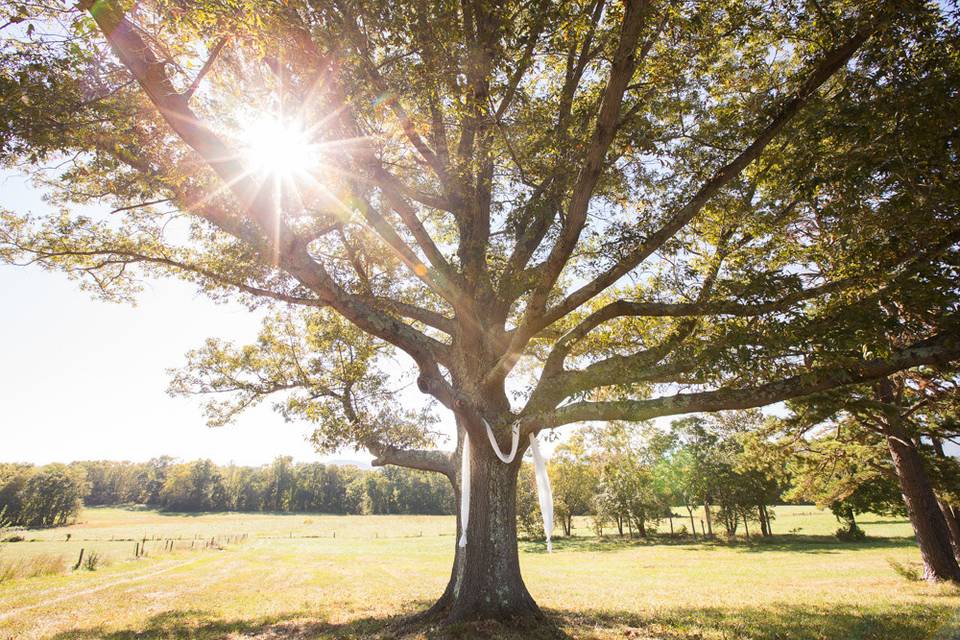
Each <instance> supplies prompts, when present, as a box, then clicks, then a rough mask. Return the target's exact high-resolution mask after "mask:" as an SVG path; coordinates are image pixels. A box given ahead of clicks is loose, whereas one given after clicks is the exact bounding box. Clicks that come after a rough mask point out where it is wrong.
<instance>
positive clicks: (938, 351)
mask: <svg viewBox="0 0 960 640" xmlns="http://www.w3.org/2000/svg"><path fill="white" fill-rule="evenodd" d="M958 359H960V328H957V327H951V328H949V329H946V330H944V331H942V332H941V333H938V334H936V335H935V336H933V337H931V338H929V339H927V340H923V341H920V342H917V343H915V344H913V345H911V346H909V347H906V348H904V349H900V350H897V351H895V352H893V353H892V354H891V355H890V356H889V357H887V358H884V359H874V360H861V361H859V362H856V363H853V364H847V365H838V366H836V367H829V368H828V367H823V368H818V369H815V370H812V371H810V372H808V373H803V374H800V375H797V376H793V377H790V378H786V379H784V380H778V381H776V382H770V383H767V384H763V385H758V386H756V387H745V388H737V389H717V390H714V391H703V392H698V393H678V394H675V395H672V396H664V397H661V398H654V399H651V400H621V401H611V402H575V403H572V404H569V405H565V406H562V407H560V408H557V409H553V410H551V411H546V412H542V413H538V414H535V415H531V416H529V417H525V418H524V419H523V422H524V425H525V428H526V430H527V431H537V430H539V429H541V428H553V427H559V426H562V425H565V424H570V423H573V422H583V421H589V420H630V421H641V420H650V419H652V418H657V417H660V416H670V415H680V414H684V413H695V412H704V411H706V412H710V411H724V410H730V409H749V408H753V407H762V406H766V405H770V404H774V403H777V402H782V401H784V400H790V399H792V398H798V397H802V396H807V395H811V394H814V393H820V392H823V391H829V390H830V389H834V388H837V387H842V386H847V385H851V384H858V383H861V382H869V381H871V380H877V379H879V378H883V377H885V376H888V375H890V374H892V373H896V372H898V371H902V370H904V369H909V368H912V367H917V366H921V365H932V366H942V365H946V364H948V363H950V362H952V361H955V360H958Z"/></svg>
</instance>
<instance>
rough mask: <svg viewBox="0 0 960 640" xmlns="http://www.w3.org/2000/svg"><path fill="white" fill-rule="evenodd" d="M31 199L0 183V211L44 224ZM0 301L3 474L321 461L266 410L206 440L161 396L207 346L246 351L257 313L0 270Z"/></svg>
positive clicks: (153, 288) (180, 406)
mask: <svg viewBox="0 0 960 640" xmlns="http://www.w3.org/2000/svg"><path fill="white" fill-rule="evenodd" d="M40 195H41V194H40V192H39V191H38V190H37V189H36V188H34V187H32V186H30V185H29V184H27V183H26V182H25V181H24V180H23V179H22V178H20V177H19V176H16V175H14V174H11V173H10V172H6V173H3V172H2V171H0V207H4V208H7V209H11V210H16V211H21V212H22V211H25V210H27V211H33V212H35V213H41V212H43V211H45V210H47V206H46V205H45V203H43V202H42V201H41V198H40ZM104 209H105V210H108V209H107V207H106V205H104ZM0 301H2V302H0V335H2V336H3V346H2V350H0V354H2V355H0V360H2V366H0V405H2V407H0V462H13V461H24V462H34V463H46V462H53V461H61V462H69V461H72V460H87V459H113V460H137V461H141V460H147V459H149V458H151V457H154V456H157V455H161V454H168V455H173V456H176V457H180V458H184V459H194V458H211V459H213V460H214V461H216V462H218V463H227V462H230V461H234V462H237V463H238V464H261V463H265V462H268V461H270V460H271V459H273V458H274V457H275V456H278V455H292V456H293V457H294V458H295V459H297V460H318V459H324V458H323V457H322V456H319V455H318V454H317V453H315V452H314V451H313V449H312V447H311V446H310V444H309V443H308V442H306V440H305V438H306V436H307V435H308V434H309V433H310V428H309V425H307V424H304V423H286V422H284V420H283V418H282V417H280V416H279V415H277V414H275V413H274V412H273V410H272V408H271V407H270V405H269V403H264V404H262V405H261V406H259V407H256V408H254V409H252V410H250V411H249V412H247V413H246V414H244V415H243V416H241V418H240V419H239V420H238V422H237V424H235V425H231V426H227V427H221V428H216V429H211V428H209V427H207V426H206V424H205V422H204V418H203V415H202V413H201V410H200V408H199V402H198V401H197V400H196V399H192V398H182V397H177V398H171V397H170V396H168V395H167V394H166V388H167V383H168V375H167V373H166V370H167V369H169V368H171V367H178V366H180V365H182V363H183V362H184V354H185V353H186V352H187V351H188V350H190V349H192V348H196V347H199V346H200V345H201V344H202V342H203V340H204V339H206V338H207V337H210V336H216V337H219V338H223V339H228V340H238V341H244V342H249V341H252V340H253V339H254V338H255V337H256V334H257V331H258V329H259V325H260V315H259V314H257V313H251V312H249V311H248V310H247V309H245V308H243V307H242V306H240V305H236V304H214V303H213V302H212V301H210V300H209V299H208V298H206V297H204V296H202V295H200V294H198V293H196V290H195V288H194V287H193V286H192V285H190V284H187V283H183V282H180V281H176V280H170V279H167V280H153V281H150V282H149V283H148V285H147V287H146V288H145V290H144V291H143V293H142V294H141V296H140V298H139V303H138V305H137V306H136V307H133V306H130V305H122V304H114V303H107V302H100V301H96V300H93V299H92V298H91V297H90V295H89V294H88V293H86V292H83V291H81V290H80V289H79V287H78V286H77V283H76V282H73V281H70V280H69V279H68V278H67V277H66V275H65V274H63V273H60V272H46V271H44V270H42V269H40V268H39V267H12V266H9V265H3V264H0ZM413 401H415V400H413ZM327 458H339V459H344V458H345V459H359V460H369V458H370V456H369V455H366V454H364V453H357V452H352V451H345V452H342V453H341V454H337V455H335V456H328V457H327Z"/></svg>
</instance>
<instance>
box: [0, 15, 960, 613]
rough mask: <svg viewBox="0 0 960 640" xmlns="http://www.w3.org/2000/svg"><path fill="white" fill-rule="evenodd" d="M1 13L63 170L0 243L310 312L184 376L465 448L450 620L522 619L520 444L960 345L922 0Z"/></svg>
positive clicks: (16, 153) (22, 79) (712, 407)
mask: <svg viewBox="0 0 960 640" xmlns="http://www.w3.org/2000/svg"><path fill="white" fill-rule="evenodd" d="M0 23H3V24H5V25H8V26H5V28H4V30H3V31H2V37H3V38H4V41H3V45H2V46H3V49H2V56H3V57H2V60H0V65H2V66H0V93H2V95H3V96H4V98H5V99H4V100H3V102H2V103H0V154H2V155H3V158H4V159H5V160H6V161H7V162H9V163H17V164H18V165H19V166H21V167H27V169H28V170H29V168H30V167H32V168H33V170H34V171H35V172H36V175H37V176H38V177H40V178H42V177H44V176H48V175H49V174H48V173H45V172H44V170H45V169H50V168H51V167H59V169H52V170H54V171H57V172H58V173H57V174H56V180H54V181H49V180H48V181H46V184H47V187H48V189H49V191H50V195H51V198H52V202H53V203H54V204H55V205H62V209H63V211H62V213H61V214H58V215H52V216H50V217H47V218H40V219H37V218H34V217H31V216H30V215H28V214H26V213H25V212H4V213H3V214H2V218H0V220H2V222H0V256H2V258H3V259H4V260H6V261H8V262H13V263H36V264H39V265H41V266H43V267H45V268H51V269H61V270H64V271H66V272H68V273H69V274H71V275H72V276H74V277H77V278H80V279H82V282H83V286H85V287H87V288H90V289H92V290H93V291H94V292H95V293H96V294H97V295H101V296H103V297H107V298H112V299H129V298H131V297H133V296H134V295H135V292H136V288H137V286H138V282H139V278H140V277H141V276H143V275H176V276H179V277H182V278H185V279H187V280H190V281H192V282H194V283H196V284H197V286H198V287H200V288H201V289H202V290H203V291H204V292H206V293H207V294H209V295H211V296H212V297H214V298H225V297H228V296H236V297H239V299H241V300H243V301H244V302H246V303H248V304H250V305H254V306H255V305H271V306H276V307H278V308H281V307H282V308H297V309H306V310H307V311H306V313H303V314H300V313H297V312H293V311H289V310H288V311H287V312H285V317H286V318H287V319H283V318H281V319H280V320H272V321H271V322H270V323H268V326H267V327H266V328H265V334H264V335H263V336H262V337H261V340H260V341H259V342H258V343H257V344H255V345H251V346H249V347H245V348H237V347H233V346H230V345H224V344H222V343H219V342H212V343H210V344H208V345H207V347H206V348H205V349H204V350H202V351H201V352H198V353H196V354H194V355H193V356H191V362H190V366H189V367H188V369H187V371H186V372H184V373H183V375H182V377H181V380H180V381H179V382H178V383H177V385H178V386H179V387H180V388H181V389H183V390H187V391H207V390H208V391H217V392H221V391H224V390H226V389H231V390H233V391H235V393H236V394H237V395H236V397H237V400H236V402H233V403H227V404H226V405H218V406H219V409H222V410H223V411H225V413H217V414H215V415H214V416H213V417H214V419H215V420H217V421H220V420H222V419H228V418H229V416H230V415H233V413H235V412H236V411H238V410H241V409H243V408H244V407H245V406H247V405H248V404H250V403H251V402H254V401H256V400H257V399H259V398H262V397H263V396H265V395H267V394H269V393H272V392H276V391H289V390H294V394H293V396H292V397H290V398H289V399H288V400H287V401H285V402H281V403H280V408H281V410H282V411H285V412H287V413H288V414H289V415H294V416H298V417H301V416H302V417H305V418H306V419H308V420H312V421H314V422H315V423H316V425H317V427H316V436H315V441H316V443H317V444H318V446H320V447H321V448H326V449H329V448H338V447H344V446H364V447H367V448H368V449H370V450H371V451H372V452H373V453H374V455H375V456H376V457H377V463H378V464H396V465H401V466H407V467H412V468H416V469H423V470H429V471H434V472H438V473H442V474H444V475H446V476H447V477H449V478H450V479H451V480H452V481H454V482H455V484H458V483H459V480H460V479H461V478H460V474H461V471H460V469H461V468H462V467H461V465H460V462H459V460H460V456H461V451H462V450H463V443H464V442H465V441H466V440H467V439H468V438H469V441H470V442H471V443H472V446H471V447H470V449H469V450H470V457H469V459H468V460H467V463H468V464H467V467H466V468H467V469H468V471H469V474H470V477H471V478H472V487H473V489H472V491H471V494H470V500H469V510H470V514H471V518H470V526H469V530H468V532H467V540H466V545H465V546H463V547H459V546H458V547H457V549H456V555H455V558H454V562H453V565H454V566H453V569H452V572H451V576H450V581H449V585H448V587H447V589H446V590H445V592H444V593H443V595H442V596H441V598H440V600H439V601H438V602H437V604H436V606H435V607H434V609H433V610H432V612H431V613H432V614H434V615H436V616H439V617H442V618H443V619H445V620H448V621H456V620H463V619H476V618H485V617H500V618H503V617H510V616H523V615H529V614H537V613H538V608H537V606H536V604H535V602H534V600H533V598H532V597H531V595H530V594H529V593H528V591H527V588H526V586H525V585H524V583H523V580H522V578H521V576H520V565H519V562H518V556H517V543H516V518H515V493H516V482H517V473H518V469H519V466H520V460H521V458H522V455H523V452H524V449H526V448H527V446H528V437H529V436H531V435H533V436H536V434H537V433H538V432H540V431H542V430H544V429H553V428H557V427H561V426H563V425H568V424H572V423H577V422H582V421H591V420H621V421H627V422H637V421H642V420H648V419H651V418H654V417H657V416H666V415H677V414H684V413H690V412H699V411H721V410H725V409H738V408H746V407H757V406H762V405H766V404H770V403H775V402H778V401H782V400H785V399H788V398H795V397H800V396H804V395H807V394H811V393H815V392H821V391H824V390H827V389H831V388H835V387H838V386H842V385H849V384H853V383H858V382H862V381H869V380H874V379H877V378H881V377H883V376H887V375H889V374H891V373H893V372H896V371H900V370H903V369H907V368H910V367H915V366H918V365H921V364H925V363H927V364H929V363H942V362H946V361H948V360H951V359H955V358H957V357H958V356H960V330H958V326H957V320H956V318H955V315H954V311H955V310H954V306H955V302H956V299H957V291H956V279H955V278H954V277H953V276H954V274H953V271H952V269H953V267H952V265H953V264H954V262H953V261H955V259H956V243H957V240H958V238H960V232H958V213H957V212H958V207H957V206H956V204H957V194H958V190H957V188H956V184H957V163H956V157H955V144H954V143H955V137H956V132H955V129H954V127H955V123H957V122H960V117H957V116H958V114H957V110H958V105H957V103H958V101H957V100H955V95H954V94H955V87H956V86H957V79H958V75H960V74H958V68H957V65H958V60H960V56H957V55H956V52H957V33H956V25H955V24H954V23H951V22H949V21H948V20H947V18H946V17H945V16H944V15H942V14H941V12H940V9H939V8H938V5H935V4H926V3H919V2H918V3H909V2H907V3H887V2H875V1H869V2H849V1H846V0H836V1H833V2H817V3H808V2H800V1H797V2H778V3H769V2H763V1H760V0H748V1H747V2H743V1H741V0H737V1H736V2H734V1H729V2H728V1H724V0H720V1H719V2H709V3H698V2H686V3H655V2H648V1H646V0H626V1H623V2H614V1H608V0H585V1H583V2H580V1H565V0H564V1H559V2H549V1H538V0H535V1H533V2H487V1H484V0H463V1H461V2H444V1H441V2H432V3H423V2H406V1H401V2H389V3H388V2H375V1H370V0H333V1H331V2H325V3H313V2H301V1H297V0H293V1H290V2H257V3H247V2H244V1H243V0H239V1H237V2H230V3H215V2H205V1H204V0H199V1H197V2H189V3H188V2H183V1H180V0H169V1H168V0H163V1H161V0H147V1H145V2H140V3H137V4H135V5H128V4H127V3H124V2H121V1H119V0H98V1H97V2H92V1H91V0H82V1H81V2H80V4H79V6H75V5H74V4H73V3H64V4H61V3H59V2H57V1H56V0H54V1H53V2H49V3H43V4H40V5H38V4H36V3H28V2H23V1H21V0H13V1H12V2H7V3H5V4H4V5H3V7H2V9H0ZM931 123H939V124H931ZM99 202H107V203H109V208H110V209H112V210H114V211H115V213H111V214H110V215H105V216H102V217H84V216H78V215H72V214H71V207H72V206H73V205H74V204H76V203H86V204H90V203H99ZM908 299H909V300H912V301H914V303H916V301H920V300H922V305H923V306H924V307H925V308H926V309H927V310H928V315H929V317H930V323H929V324H928V326H927V327H926V328H925V330H924V332H923V333H922V335H919V336H917V337H916V339H915V340H913V341H910V342H907V343H903V344H898V345H895V346H892V347H890V348H888V349H883V350H875V351H873V352H871V353H869V354H865V353H864V352H863V350H862V349H860V348H859V347H858V345H859V344H860V343H861V342H862V340H864V339H866V338H867V337H868V336H870V335H871V334H872V332H874V331H877V328H876V324H875V322H874V318H875V315H876V312H877V309H878V304H879V302H882V303H883V304H888V303H893V304H896V303H898V302H900V301H903V300H908ZM334 323H337V324H334ZM333 328H335V330H336V332H340V333H341V335H340V336H339V337H338V336H337V335H333ZM387 346H389V347H390V348H391V349H393V350H394V351H395V353H396V357H398V358H404V359H403V360H400V362H402V365H399V366H402V367H404V368H408V369H410V370H412V371H413V372H414V375H415V377H416V380H417V385H418V388H419V389H420V391H422V392H423V394H425V395H426V396H428V397H429V398H432V399H433V400H435V401H436V402H438V403H439V405H440V407H442V409H443V410H445V411H448V412H451V413H452V414H453V416H454V417H455V419H456V424H457V441H456V444H455V446H454V448H453V451H443V450H438V449H433V448H428V447H431V446H432V444H433V438H432V437H431V433H430V431H431V424H430V422H423V421H421V420H420V419H419V418H420V417H419V416H417V415H415V414H414V413H413V412H410V411H407V410H404V409H402V408H399V407H397V406H396V402H395V401H393V400H392V399H391V398H392V397H391V396H390V395H389V393H386V392H387V390H388V385H387V384H386V383H385V382H384V381H383V376H384V375H385V374H384V371H385V370H384V366H385V365H386V364H387V363H388V360H387V358H389V357H392V356H391V355H390V354H387V353H386V350H387ZM351 349H353V350H354V351H355V353H353V354H352V355H351V354H350V350H351ZM389 366H390V367H391V368H392V369H396V368H398V365H396V364H392V365H389ZM233 378H237V379H239V380H241V381H242V384H238V385H234V386H231V380H232V379H233ZM384 394H385V395H384ZM487 425H490V427H489V428H490V429H492V433H493V434H494V436H495V437H496V438H497V439H498V440H499V441H500V446H501V448H503V449H507V448H508V445H507V442H508V440H509V439H510V434H511V430H512V429H513V428H514V427H516V428H517V429H518V430H519V435H520V442H521V445H520V447H519V449H520V450H519V453H518V455H517V456H516V457H515V458H514V460H513V462H511V463H503V462H501V461H500V460H499V459H498V458H497V457H496V456H495V455H494V453H493V451H492V448H491V447H490V446H489V443H488V442H487V440H486V438H487V435H486V430H487V428H488V427H487Z"/></svg>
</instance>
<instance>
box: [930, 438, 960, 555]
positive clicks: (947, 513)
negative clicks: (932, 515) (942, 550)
mask: <svg viewBox="0 0 960 640" xmlns="http://www.w3.org/2000/svg"><path fill="white" fill-rule="evenodd" d="M930 440H931V441H932V442H933V450H934V452H935V453H936V454H937V457H938V458H947V457H948V456H947V454H946V452H945V451H944V450H943V442H942V441H941V440H940V438H931V439H930ZM938 502H939V503H940V511H942V512H943V517H944V519H945V520H946V521H947V529H948V530H949V531H950V542H952V543H953V555H954V557H956V559H957V562H960V513H958V511H960V510H958V509H957V508H956V507H955V506H953V505H951V504H949V503H948V502H945V501H944V500H942V499H938Z"/></svg>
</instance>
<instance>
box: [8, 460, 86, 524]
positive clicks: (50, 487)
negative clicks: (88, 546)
mask: <svg viewBox="0 0 960 640" xmlns="http://www.w3.org/2000/svg"><path fill="white" fill-rule="evenodd" d="M84 490H85V482H84V475H83V470H82V469H80V468H78V467H76V466H75V465H70V466H67V465H62V464H50V465H47V466H44V467H35V466H33V465H28V464H0V526H2V525H12V526H21V527H57V526H60V525H64V524H67V523H69V522H70V521H71V520H73V519H74V518H75V517H76V516H77V514H78V513H79V512H80V507H81V506H82V505H83V502H82V499H83V493H84Z"/></svg>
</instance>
